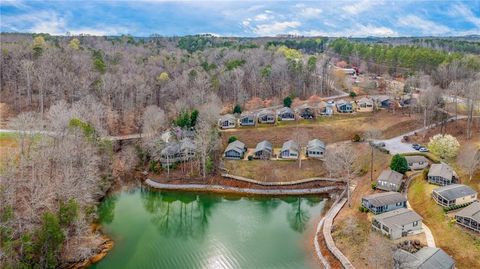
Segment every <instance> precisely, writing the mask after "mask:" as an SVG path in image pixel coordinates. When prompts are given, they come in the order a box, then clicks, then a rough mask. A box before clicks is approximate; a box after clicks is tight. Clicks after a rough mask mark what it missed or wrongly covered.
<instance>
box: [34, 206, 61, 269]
mask: <svg viewBox="0 0 480 269" xmlns="http://www.w3.org/2000/svg"><path fill="white" fill-rule="evenodd" d="M34 238H35V242H34V244H33V249H34V252H35V253H36V254H37V256H38V257H41V259H43V262H42V263H43V266H42V267H43V268H56V267H57V265H58V252H59V250H60V247H61V246H62V243H63V240H64V239H65V235H64V234H63V231H62V228H61V227H60V222H59V220H58V217H57V215H55V214H53V213H51V212H46V213H45V214H44V215H43V217H42V225H41V226H40V227H39V228H38V230H36V231H35V236H34ZM39 262H40V261H39Z"/></svg>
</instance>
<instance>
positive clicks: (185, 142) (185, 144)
mask: <svg viewBox="0 0 480 269" xmlns="http://www.w3.org/2000/svg"><path fill="white" fill-rule="evenodd" d="M185 149H190V150H195V149H197V147H195V143H193V140H192V139H190V138H188V137H185V138H184V139H182V140H181V141H180V150H182V151H183V150H185Z"/></svg>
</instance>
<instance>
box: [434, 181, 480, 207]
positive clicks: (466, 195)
mask: <svg viewBox="0 0 480 269" xmlns="http://www.w3.org/2000/svg"><path fill="white" fill-rule="evenodd" d="M432 197H433V200H435V202H437V204H439V205H441V206H443V207H451V206H462V205H468V204H470V203H472V202H473V201H475V200H476V199H477V192H476V191H475V190H473V189H472V188H470V187H469V186H467V185H463V184H451V185H446V186H443V187H440V188H437V189H434V190H433V191H432Z"/></svg>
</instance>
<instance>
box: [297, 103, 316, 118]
mask: <svg viewBox="0 0 480 269" xmlns="http://www.w3.org/2000/svg"><path fill="white" fill-rule="evenodd" d="M295 112H296V113H297V114H298V116H299V117H300V118H302V119H305V120H311V119H314V118H315V109H314V108H313V107H312V106H310V105H308V104H303V105H301V106H298V107H297V108H295Z"/></svg>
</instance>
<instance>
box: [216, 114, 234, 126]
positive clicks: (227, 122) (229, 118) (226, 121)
mask: <svg viewBox="0 0 480 269" xmlns="http://www.w3.org/2000/svg"><path fill="white" fill-rule="evenodd" d="M236 125H237V119H236V118H235V116H233V115H232V114H226V115H223V116H221V117H220V119H219V120H218V127H220V128H221V129H229V128H235V127H236Z"/></svg>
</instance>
